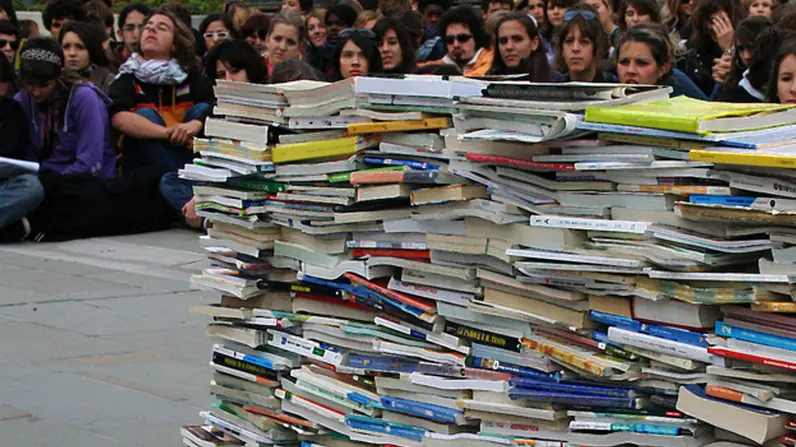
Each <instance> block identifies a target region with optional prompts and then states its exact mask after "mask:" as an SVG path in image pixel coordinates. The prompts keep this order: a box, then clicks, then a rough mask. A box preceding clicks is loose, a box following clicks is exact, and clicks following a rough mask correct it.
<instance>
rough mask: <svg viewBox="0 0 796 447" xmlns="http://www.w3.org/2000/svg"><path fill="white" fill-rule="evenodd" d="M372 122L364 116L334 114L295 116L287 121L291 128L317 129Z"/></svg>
mask: <svg viewBox="0 0 796 447" xmlns="http://www.w3.org/2000/svg"><path fill="white" fill-rule="evenodd" d="M369 122H371V119H370V118H367V117H364V116H350V115H333V116H304V117H294V118H290V119H289V120H288V121H287V126H288V127H289V128H291V129H302V130H315V129H346V128H347V127H348V126H350V125H351V124H361V123H369Z"/></svg>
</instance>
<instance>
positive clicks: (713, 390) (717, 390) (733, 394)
mask: <svg viewBox="0 0 796 447" xmlns="http://www.w3.org/2000/svg"><path fill="white" fill-rule="evenodd" d="M705 394H707V395H708V396H711V397H718V398H719V399H724V400H729V401H731V402H738V403H743V393H741V392H739V391H735V390H731V389H729V388H727V387H724V386H718V385H708V386H706V387H705Z"/></svg>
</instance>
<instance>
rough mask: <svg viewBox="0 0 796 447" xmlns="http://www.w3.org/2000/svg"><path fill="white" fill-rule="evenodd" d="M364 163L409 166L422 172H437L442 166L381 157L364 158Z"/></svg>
mask: <svg viewBox="0 0 796 447" xmlns="http://www.w3.org/2000/svg"><path fill="white" fill-rule="evenodd" d="M362 161H363V162H364V163H365V164H367V165H377V166H407V167H410V168H412V169H420V170H422V171H435V170H437V169H440V167H441V166H440V165H435V164H431V163H426V162H422V161H415V160H400V159H395V158H381V157H363V158H362Z"/></svg>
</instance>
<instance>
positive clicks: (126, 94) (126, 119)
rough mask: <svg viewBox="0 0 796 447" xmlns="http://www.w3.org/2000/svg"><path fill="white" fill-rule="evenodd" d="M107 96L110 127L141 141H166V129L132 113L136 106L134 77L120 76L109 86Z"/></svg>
mask: <svg viewBox="0 0 796 447" xmlns="http://www.w3.org/2000/svg"><path fill="white" fill-rule="evenodd" d="M108 96H109V97H110V98H111V101H112V102H113V104H111V106H110V109H109V113H110V116H111V125H112V126H113V128H114V129H116V130H118V131H119V132H121V133H123V134H124V135H127V136H130V137H133V138H138V139H141V140H166V139H168V132H167V131H168V129H167V128H166V127H165V126H161V125H160V124H156V123H153V122H152V121H150V120H148V119H146V118H145V117H143V116H141V115H138V114H136V113H134V112H133V109H134V108H135V106H136V103H135V97H136V90H135V77H134V76H133V75H122V76H120V77H119V78H118V79H116V80H115V81H114V82H113V83H112V84H111V86H110V91H109V92H108Z"/></svg>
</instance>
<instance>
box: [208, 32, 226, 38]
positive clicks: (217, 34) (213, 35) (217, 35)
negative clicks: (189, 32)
mask: <svg viewBox="0 0 796 447" xmlns="http://www.w3.org/2000/svg"><path fill="white" fill-rule="evenodd" d="M202 37H204V38H205V39H212V38H214V37H218V38H219V39H226V38H227V37H229V31H218V32H215V33H204V34H202Z"/></svg>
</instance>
